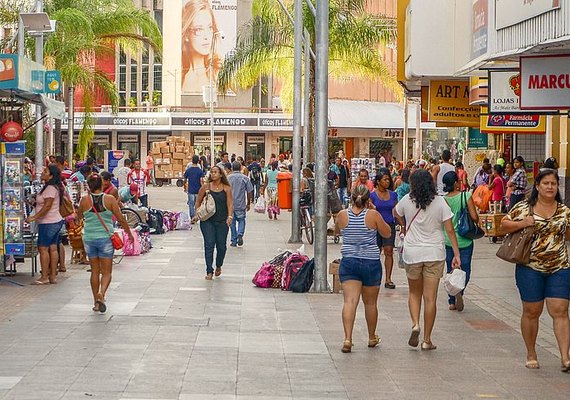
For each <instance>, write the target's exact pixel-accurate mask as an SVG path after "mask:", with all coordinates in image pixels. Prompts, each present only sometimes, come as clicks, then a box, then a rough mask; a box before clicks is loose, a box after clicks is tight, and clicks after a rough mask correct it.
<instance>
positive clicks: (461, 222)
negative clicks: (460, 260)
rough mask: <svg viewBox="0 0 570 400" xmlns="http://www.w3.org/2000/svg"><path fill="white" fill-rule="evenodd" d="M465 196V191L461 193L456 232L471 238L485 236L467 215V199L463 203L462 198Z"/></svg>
mask: <svg viewBox="0 0 570 400" xmlns="http://www.w3.org/2000/svg"><path fill="white" fill-rule="evenodd" d="M466 197H467V195H466V194H465V192H462V193H461V211H459V215H458V217H457V233H458V234H459V235H460V236H463V237H464V238H468V239H471V240H474V239H480V238H482V237H483V236H485V232H483V230H482V229H481V227H479V226H478V225H477V224H476V223H475V222H473V220H472V219H471V215H469V208H468V207H467V201H466V200H465V205H464V204H463V201H464V199H465V198H466Z"/></svg>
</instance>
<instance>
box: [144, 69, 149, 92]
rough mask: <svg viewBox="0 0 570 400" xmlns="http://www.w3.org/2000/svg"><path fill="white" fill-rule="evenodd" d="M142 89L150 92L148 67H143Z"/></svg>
mask: <svg viewBox="0 0 570 400" xmlns="http://www.w3.org/2000/svg"><path fill="white" fill-rule="evenodd" d="M142 89H143V90H149V87H148V65H143V66H142Z"/></svg>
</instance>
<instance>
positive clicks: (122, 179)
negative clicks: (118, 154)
mask: <svg viewBox="0 0 570 400" xmlns="http://www.w3.org/2000/svg"><path fill="white" fill-rule="evenodd" d="M130 173H131V160H130V159H129V158H127V159H125V161H124V165H123V166H122V167H119V168H115V169H114V170H113V175H115V176H116V177H117V180H118V181H119V189H120V188H122V187H125V186H127V177H128V176H129V174H130Z"/></svg>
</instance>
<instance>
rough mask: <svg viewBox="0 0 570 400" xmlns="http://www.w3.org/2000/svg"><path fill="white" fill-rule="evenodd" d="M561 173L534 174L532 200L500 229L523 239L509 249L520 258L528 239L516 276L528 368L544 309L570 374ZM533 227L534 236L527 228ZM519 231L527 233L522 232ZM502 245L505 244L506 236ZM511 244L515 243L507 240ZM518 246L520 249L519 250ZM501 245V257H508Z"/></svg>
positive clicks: (533, 364)
mask: <svg viewBox="0 0 570 400" xmlns="http://www.w3.org/2000/svg"><path fill="white" fill-rule="evenodd" d="M558 188H559V177H558V174H557V173H556V171H555V170H552V169H546V170H543V171H541V172H540V173H539V174H538V175H537V177H536V178H535V182H534V186H533V188H532V193H531V195H530V197H529V198H528V200H526V201H524V200H523V201H521V202H519V203H517V204H516V205H515V206H514V207H513V208H512V209H511V210H510V211H509V213H508V214H507V215H506V216H505V217H504V218H503V220H502V221H501V229H502V230H503V231H504V232H506V233H508V234H510V235H509V236H511V235H513V237H515V236H518V237H520V239H521V242H520V243H515V244H513V245H512V246H513V248H512V249H510V251H509V253H511V254H516V255H517V258H522V256H523V255H522V254H518V253H520V251H519V248H526V247H525V246H524V244H525V243H523V242H524V238H525V236H526V237H527V238H530V246H529V247H528V252H529V254H526V256H528V259H529V262H528V263H524V264H521V263H519V264H516V267H515V280H516V284H517V287H518V290H519V294H520V297H521V301H522V305H523V312H522V317H521V331H522V336H523V339H524V342H525V345H526V349H527V356H526V364H525V366H526V367H527V368H529V369H538V368H540V364H539V363H538V358H537V354H536V338H537V336H538V327H539V318H540V315H541V314H542V311H543V309H544V303H545V302H546V308H547V310H548V313H549V314H550V316H551V317H552V319H553V320H554V335H555V336H556V340H557V342H558V347H559V350H560V359H561V364H562V367H561V370H562V372H567V373H568V372H570V354H569V351H570V320H569V318H568V301H569V299H570V266H569V265H568V251H567V248H566V243H565V241H566V240H570V229H568V228H569V226H568V224H569V221H570V209H569V208H568V207H566V206H565V205H564V204H563V203H562V199H561V197H560V192H559V191H558ZM529 228H530V229H533V230H534V234H533V235H526V234H525V233H524V231H523V230H525V229H529ZM520 232H523V234H522V235H521V234H520ZM531 233H532V232H531ZM508 239H509V238H508V237H507V239H506V240H505V243H504V244H503V246H506V243H507V240H508ZM509 242H512V241H509ZM515 247H516V248H515ZM502 250H503V249H502V248H501V249H500V250H499V252H498V253H497V255H500V256H501V258H503V259H505V258H507V257H505V254H506V252H504V251H502Z"/></svg>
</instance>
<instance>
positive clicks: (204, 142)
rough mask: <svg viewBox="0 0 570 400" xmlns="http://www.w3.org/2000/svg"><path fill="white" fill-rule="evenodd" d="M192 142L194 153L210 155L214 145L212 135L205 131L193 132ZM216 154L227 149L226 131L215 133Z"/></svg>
mask: <svg viewBox="0 0 570 400" xmlns="http://www.w3.org/2000/svg"><path fill="white" fill-rule="evenodd" d="M190 137H191V139H190V142H191V143H192V147H193V149H194V154H198V155H205V156H206V157H209V156H210V147H211V145H212V140H211V135H210V134H209V133H203V132H193V133H192V134H191V135H190ZM214 150H215V154H219V153H220V152H221V151H226V133H225V132H216V133H215V135H214Z"/></svg>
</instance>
